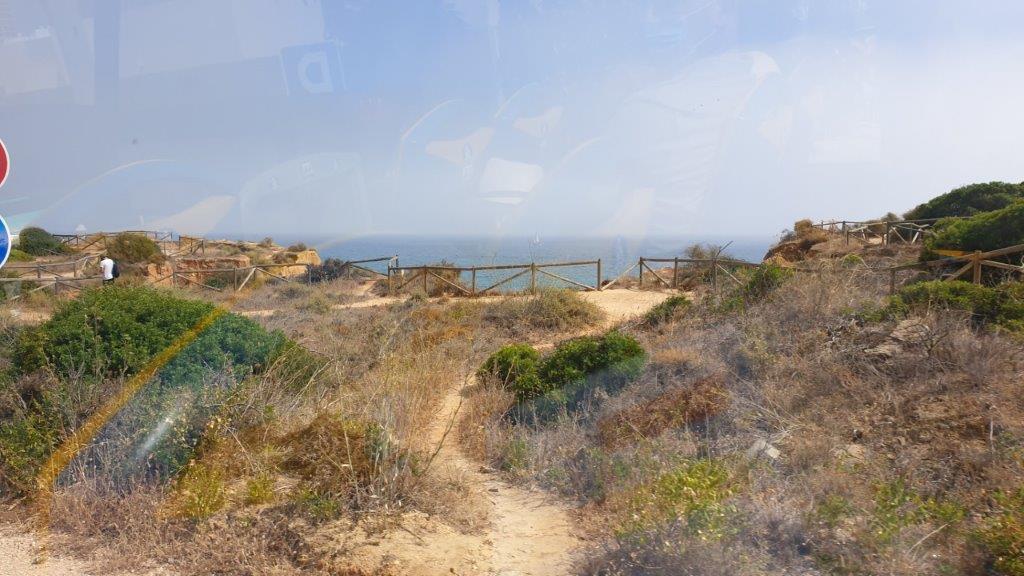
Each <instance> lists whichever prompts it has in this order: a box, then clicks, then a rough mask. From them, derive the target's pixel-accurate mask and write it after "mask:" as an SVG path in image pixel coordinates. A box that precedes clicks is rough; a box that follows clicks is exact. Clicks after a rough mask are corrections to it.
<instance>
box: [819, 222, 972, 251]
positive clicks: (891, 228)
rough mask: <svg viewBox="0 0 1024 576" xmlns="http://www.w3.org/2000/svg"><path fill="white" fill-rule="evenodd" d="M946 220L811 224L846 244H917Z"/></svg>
mask: <svg viewBox="0 0 1024 576" xmlns="http://www.w3.org/2000/svg"><path fill="white" fill-rule="evenodd" d="M947 218H952V219H959V218H966V217H965V216H949V217H947ZM947 218H917V219H913V220H888V221H886V220H881V221H868V220H859V221H857V220H829V221H822V222H818V223H815V224H812V226H814V227H815V228H819V229H821V230H824V231H826V232H833V233H839V234H842V235H843V238H844V239H845V241H846V244H849V243H850V239H851V238H856V239H859V240H862V241H864V242H870V241H871V240H872V239H875V238H879V239H881V241H882V243H883V244H886V245H888V244H917V243H920V242H923V241H924V239H925V237H926V236H927V235H928V234H931V228H932V227H933V226H934V225H935V223H936V222H938V221H939V220H945V219H947Z"/></svg>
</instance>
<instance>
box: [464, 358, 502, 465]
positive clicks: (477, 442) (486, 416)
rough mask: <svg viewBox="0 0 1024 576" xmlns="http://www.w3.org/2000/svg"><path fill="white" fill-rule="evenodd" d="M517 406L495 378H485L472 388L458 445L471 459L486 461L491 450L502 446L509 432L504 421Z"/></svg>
mask: <svg viewBox="0 0 1024 576" xmlns="http://www.w3.org/2000/svg"><path fill="white" fill-rule="evenodd" d="M514 405H515V394H514V393H513V392H512V391H510V390H509V389H508V388H506V387H505V386H504V385H503V383H501V382H498V381H497V380H496V379H494V378H485V379H482V380H480V381H479V383H477V384H476V385H474V386H472V387H471V388H470V389H469V391H468V394H467V396H466V399H465V401H464V407H465V412H464V413H463V416H462V419H461V420H460V421H459V429H458V436H459V444H460V446H461V447H462V448H463V450H464V451H465V452H466V454H467V455H468V456H470V457H472V458H476V459H478V460H487V459H488V454H490V453H491V452H492V450H490V449H489V448H488V447H489V446H491V447H493V446H495V445H497V444H500V443H502V442H503V439H502V438H501V436H502V435H503V432H504V431H506V428H507V427H506V426H504V425H503V423H502V420H503V419H504V417H505V415H506V414H507V413H508V411H509V410H510V409H511V408H512V407H513V406H514Z"/></svg>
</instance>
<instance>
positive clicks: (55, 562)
mask: <svg viewBox="0 0 1024 576" xmlns="http://www.w3.org/2000/svg"><path fill="white" fill-rule="evenodd" d="M0 550H2V552H0V576H84V575H86V574H88V572H87V571H86V568H85V564H83V563H82V562H80V561H77V560H72V559H70V558H59V557H43V556H40V554H39V542H38V541H37V540H36V538H35V537H34V536H32V535H29V534H24V533H18V532H10V531H6V532H0Z"/></svg>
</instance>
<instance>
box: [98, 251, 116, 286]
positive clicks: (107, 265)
mask: <svg viewBox="0 0 1024 576" xmlns="http://www.w3.org/2000/svg"><path fill="white" fill-rule="evenodd" d="M100 270H102V271H103V283H104V284H112V283H113V282H114V261H113V260H111V259H110V256H107V255H106V254H104V255H103V257H102V258H101V259H100Z"/></svg>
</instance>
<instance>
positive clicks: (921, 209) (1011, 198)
mask: <svg viewBox="0 0 1024 576" xmlns="http://www.w3.org/2000/svg"><path fill="white" fill-rule="evenodd" d="M1018 200H1024V183H1022V184H1010V183H1007V182H988V183H982V184H970V185H967V186H962V187H960V188H957V189H955V190H952V191H950V192H947V193H945V194H943V195H941V196H937V197H935V198H932V199H931V200H929V201H928V202H925V203H924V204H921V205H919V206H917V207H916V208H914V209H913V210H911V211H910V212H907V213H906V214H904V217H905V218H906V219H907V220H919V219H927V218H946V217H948V216H974V215H975V214H979V213H981V212H989V211H991V210H999V209H1001V208H1005V207H1007V206H1009V205H1010V204H1012V203H1014V202H1016V201H1018Z"/></svg>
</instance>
